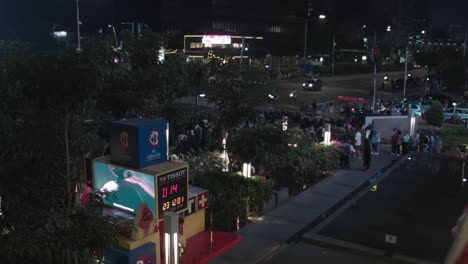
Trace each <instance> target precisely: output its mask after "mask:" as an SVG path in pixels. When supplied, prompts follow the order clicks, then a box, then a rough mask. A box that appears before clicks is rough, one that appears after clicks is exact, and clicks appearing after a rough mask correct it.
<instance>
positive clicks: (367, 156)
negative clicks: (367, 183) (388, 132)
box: [362, 139, 372, 171]
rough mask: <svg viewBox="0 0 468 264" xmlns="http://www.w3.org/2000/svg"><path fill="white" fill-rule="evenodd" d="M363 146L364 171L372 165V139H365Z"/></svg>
mask: <svg viewBox="0 0 468 264" xmlns="http://www.w3.org/2000/svg"><path fill="white" fill-rule="evenodd" d="M362 148H363V155H364V171H366V170H368V169H369V167H370V162H371V158H372V155H371V152H372V148H371V144H370V141H369V140H368V139H365V140H364V144H363V146H362Z"/></svg>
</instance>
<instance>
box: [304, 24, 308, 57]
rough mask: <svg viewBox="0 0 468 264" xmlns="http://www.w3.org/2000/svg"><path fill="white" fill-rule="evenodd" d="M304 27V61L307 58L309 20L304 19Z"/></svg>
mask: <svg viewBox="0 0 468 264" xmlns="http://www.w3.org/2000/svg"><path fill="white" fill-rule="evenodd" d="M304 21H305V25H304V61H305V59H306V58H307V24H308V22H309V20H308V19H307V18H306V19H305V20H304Z"/></svg>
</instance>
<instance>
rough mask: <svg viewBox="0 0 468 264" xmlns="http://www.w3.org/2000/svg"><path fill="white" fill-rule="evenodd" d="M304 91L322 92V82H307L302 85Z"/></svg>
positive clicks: (316, 80) (317, 80)
mask: <svg viewBox="0 0 468 264" xmlns="http://www.w3.org/2000/svg"><path fill="white" fill-rule="evenodd" d="M302 90H303V91H320V90H322V80H319V79H312V80H307V81H305V82H304V83H303V84H302Z"/></svg>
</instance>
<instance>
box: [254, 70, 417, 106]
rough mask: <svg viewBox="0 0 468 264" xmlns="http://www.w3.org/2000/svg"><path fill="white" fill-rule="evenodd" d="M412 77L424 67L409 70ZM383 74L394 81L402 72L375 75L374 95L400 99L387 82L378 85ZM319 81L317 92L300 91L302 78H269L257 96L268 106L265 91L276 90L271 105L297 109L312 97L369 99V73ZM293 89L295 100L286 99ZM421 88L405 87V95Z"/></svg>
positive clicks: (319, 98)
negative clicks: (320, 86) (268, 84)
mask: <svg viewBox="0 0 468 264" xmlns="http://www.w3.org/2000/svg"><path fill="white" fill-rule="evenodd" d="M409 73H411V74H412V76H414V77H415V76H419V77H423V76H425V74H426V70H425V69H424V68H422V69H415V70H411V71H409ZM385 75H388V76H389V77H390V79H393V80H397V79H400V78H403V76H404V72H382V73H378V74H377V98H381V99H383V100H388V99H393V98H395V97H399V98H401V97H402V96H403V91H402V90H396V89H393V90H392V89H391V88H390V84H387V85H386V87H385V89H384V90H382V89H381V88H382V87H381V85H382V82H383V78H384V76H385ZM319 79H321V80H322V81H323V87H322V90H321V91H302V83H303V82H304V81H305V80H306V79H304V78H300V79H291V80H278V81H276V80H275V81H272V82H271V85H270V86H268V87H264V88H263V89H259V90H260V91H262V92H260V93H257V94H258V97H259V98H262V100H260V101H261V103H263V105H265V104H266V105H268V93H270V92H271V90H272V89H276V90H277V91H278V94H279V101H278V102H277V104H276V106H275V108H283V107H284V108H290V109H299V107H300V105H301V103H302V102H305V103H308V104H311V103H312V101H313V100H315V101H316V102H317V103H320V102H324V101H325V102H329V101H334V100H336V98H337V96H340V95H341V96H356V97H362V98H365V99H366V100H367V99H369V98H370V92H371V89H372V87H373V74H356V75H345V76H335V77H323V78H319ZM293 89H296V91H297V92H298V96H297V99H296V100H295V101H293V100H291V99H290V98H289V94H290V92H291V91H292V90H293ZM423 91H424V88H423V87H419V88H415V89H408V90H407V95H410V94H422V92H423Z"/></svg>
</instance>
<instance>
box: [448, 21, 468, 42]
mask: <svg viewBox="0 0 468 264" xmlns="http://www.w3.org/2000/svg"><path fill="white" fill-rule="evenodd" d="M448 36H449V38H450V39H452V40H454V41H455V42H463V41H464V40H465V26H464V25H460V24H450V25H449V26H448Z"/></svg>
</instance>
